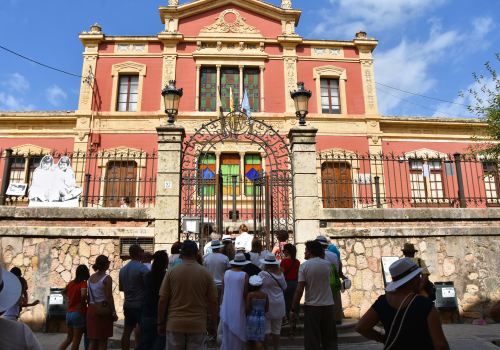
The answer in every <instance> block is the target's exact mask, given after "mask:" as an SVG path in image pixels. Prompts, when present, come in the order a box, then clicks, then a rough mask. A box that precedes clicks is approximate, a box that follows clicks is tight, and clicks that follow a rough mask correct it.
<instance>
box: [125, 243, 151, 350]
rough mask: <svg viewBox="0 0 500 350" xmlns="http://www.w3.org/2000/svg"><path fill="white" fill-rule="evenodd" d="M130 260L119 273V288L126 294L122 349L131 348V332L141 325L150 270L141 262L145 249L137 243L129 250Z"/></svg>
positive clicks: (127, 349)
mask: <svg viewBox="0 0 500 350" xmlns="http://www.w3.org/2000/svg"><path fill="white" fill-rule="evenodd" d="M128 252H129V254H130V261H129V262H128V263H127V265H125V266H124V267H122V269H121V270H120V275H119V289H120V292H123V293H124V294H125V302H124V303H123V314H124V315H125V324H124V327H123V328H124V329H123V335H122V340H121V345H122V350H129V349H130V334H132V330H133V329H134V328H135V326H136V325H139V327H140V325H141V318H142V302H143V301H144V296H145V295H146V288H145V284H144V281H145V278H146V275H147V274H148V272H149V269H148V267H147V266H146V265H144V264H141V260H142V259H143V258H144V249H142V248H141V246H139V245H137V244H133V245H131V246H130V248H129V250H128Z"/></svg>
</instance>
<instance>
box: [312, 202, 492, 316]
mask: <svg viewBox="0 0 500 350" xmlns="http://www.w3.org/2000/svg"><path fill="white" fill-rule="evenodd" d="M499 214H500V210H498V209H435V210H427V209H422V210H421V209H379V210H352V209H340V210H339V209H337V210H332V209H325V210H323V213H322V219H323V220H327V227H326V228H322V229H321V231H322V234H325V235H328V236H330V237H331V238H332V241H333V243H334V244H335V245H337V247H338V248H339V249H340V252H341V258H342V263H343V270H344V273H345V274H346V276H348V277H349V278H350V279H351V280H352V288H351V289H350V290H348V291H346V292H345V293H343V298H342V303H343V307H344V312H345V315H346V316H347V317H355V318H359V317H360V316H362V315H363V314H364V313H365V312H366V311H367V310H368V309H369V308H370V306H371V304H372V303H373V302H374V301H375V300H376V299H377V298H378V297H379V296H380V295H381V294H384V283H383V277H382V269H381V257H382V256H399V257H401V256H402V252H401V248H402V247H403V245H404V243H406V242H409V243H413V244H415V247H416V249H418V250H419V252H418V253H417V254H416V257H417V258H421V259H423V260H424V261H425V262H426V264H427V265H429V271H430V273H431V276H430V280H431V281H433V282H435V281H453V282H454V284H455V288H456V289H457V296H458V302H459V307H460V313H461V316H462V317H463V318H464V319H465V322H472V320H473V319H475V318H485V319H486V320H487V321H491V319H489V310H490V309H491V307H492V306H493V304H494V303H495V302H496V301H497V300H499V299H500V282H499V275H500V242H499V236H500V221H499V220H498V217H499ZM441 317H442V319H443V322H445V323H450V322H452V321H455V320H456V316H455V315H454V316H453V317H452V314H451V313H448V312H443V313H442V314H441Z"/></svg>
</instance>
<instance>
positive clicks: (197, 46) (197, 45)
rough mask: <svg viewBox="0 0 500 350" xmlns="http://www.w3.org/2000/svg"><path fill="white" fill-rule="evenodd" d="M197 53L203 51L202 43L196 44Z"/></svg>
mask: <svg viewBox="0 0 500 350" xmlns="http://www.w3.org/2000/svg"><path fill="white" fill-rule="evenodd" d="M196 51H201V41H199V40H198V41H197V42H196Z"/></svg>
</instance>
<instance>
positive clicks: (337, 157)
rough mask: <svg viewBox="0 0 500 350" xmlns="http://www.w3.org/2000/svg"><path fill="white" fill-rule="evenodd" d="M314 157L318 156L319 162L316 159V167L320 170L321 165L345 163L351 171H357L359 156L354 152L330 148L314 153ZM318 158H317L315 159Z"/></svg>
mask: <svg viewBox="0 0 500 350" xmlns="http://www.w3.org/2000/svg"><path fill="white" fill-rule="evenodd" d="M316 155H317V156H320V157H319V158H321V160H319V159H317V164H316V167H317V168H318V169H320V168H321V165H322V164H323V163H326V162H329V163H335V162H340V163H347V164H350V166H351V168H352V169H359V155H358V154H357V153H356V152H353V151H348V150H346V149H342V148H330V149H325V150H321V151H316ZM316 158H318V157H316Z"/></svg>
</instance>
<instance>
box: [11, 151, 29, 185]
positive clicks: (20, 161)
mask: <svg viewBox="0 0 500 350" xmlns="http://www.w3.org/2000/svg"><path fill="white" fill-rule="evenodd" d="M25 170H26V158H24V157H13V158H12V160H11V164H10V180H9V183H26V182H25V181H26V179H25V178H24V174H25Z"/></svg>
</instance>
